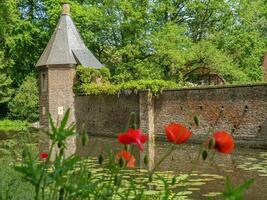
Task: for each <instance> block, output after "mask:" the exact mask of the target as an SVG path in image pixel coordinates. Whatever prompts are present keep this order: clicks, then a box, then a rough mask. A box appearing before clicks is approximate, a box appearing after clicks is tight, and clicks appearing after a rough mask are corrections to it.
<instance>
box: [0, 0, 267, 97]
mask: <svg viewBox="0 0 267 200" xmlns="http://www.w3.org/2000/svg"><path fill="white" fill-rule="evenodd" d="M68 2H69V3H70V4H71V16H72V18H73V19H74V21H75V24H76V25H77V28H78V30H79V31H80V33H81V36H82V38H83V39H84V41H85V44H86V45H87V47H88V48H89V49H90V50H92V52H93V53H94V55H95V56H96V57H97V58H98V59H99V60H100V61H101V62H102V63H104V64H105V66H106V67H107V68H109V69H110V72H111V76H110V77H109V78H108V80H109V81H111V82H112V83H117V84H120V83H123V82H127V81H131V80H151V79H153V80H170V81H174V82H179V83H180V82H182V83H184V82H185V81H189V82H192V81H193V80H191V78H190V77H185V74H187V73H188V72H189V71H191V70H193V69H195V68H198V67H202V66H206V67H208V68H211V69H212V70H213V71H214V72H215V73H217V74H218V75H219V76H220V77H223V78H224V79H225V80H226V81H227V82H228V83H248V82H259V81H262V80H263V73H262V71H263V70H262V67H261V65H262V59H263V55H264V53H265V52H266V46H267V35H266V32H267V31H266V27H267V6H266V5H267V4H266V1H265V0H254V1H249V0H242V1H233V0H230V1H221V0H209V1H207V0H191V1H187V0H180V1H173V0H165V1H161V0H155V1H149V0H145V1H136V0H128V1H124V0H118V1H115V2H114V1H104V0H99V1H97V2H96V1H80V0H79V1H78V0H69V1H68ZM61 3H62V0H25V1H21V0H20V1H17V0H9V1H5V0H0V5H1V7H0V52H1V53H0V54H1V55H0V71H1V74H0V81H1V84H0V102H8V101H10V96H11V95H12V89H18V87H19V86H20V85H21V83H22V82H23V80H24V79H25V77H26V76H27V75H28V74H36V72H37V70H36V68H35V64H36V62H37V60H38V58H39V57H40V55H41V54H42V52H43V50H44V48H45V46H46V44H47V43H48V41H49V38H50V36H51V35H52V33H53V31H54V28H55V26H56V24H57V21H58V19H59V16H60V12H61ZM185 79H186V80H185ZM2 83H3V84H2ZM103 87H104V88H106V87H108V86H103ZM3 94H4V95H3Z"/></svg>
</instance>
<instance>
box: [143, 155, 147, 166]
mask: <svg viewBox="0 0 267 200" xmlns="http://www.w3.org/2000/svg"><path fill="white" fill-rule="evenodd" d="M144 164H145V165H146V166H147V165H148V157H147V155H145V157H144Z"/></svg>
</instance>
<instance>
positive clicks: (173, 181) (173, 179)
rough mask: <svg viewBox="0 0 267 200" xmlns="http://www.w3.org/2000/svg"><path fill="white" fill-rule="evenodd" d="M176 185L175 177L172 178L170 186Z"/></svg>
mask: <svg viewBox="0 0 267 200" xmlns="http://www.w3.org/2000/svg"><path fill="white" fill-rule="evenodd" d="M175 183H176V176H173V177H172V185H174V184H175Z"/></svg>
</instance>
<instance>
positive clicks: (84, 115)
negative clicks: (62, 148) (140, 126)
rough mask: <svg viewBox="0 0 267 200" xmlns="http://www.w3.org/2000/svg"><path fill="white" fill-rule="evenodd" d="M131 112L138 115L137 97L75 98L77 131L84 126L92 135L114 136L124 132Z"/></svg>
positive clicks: (104, 96)
mask: <svg viewBox="0 0 267 200" xmlns="http://www.w3.org/2000/svg"><path fill="white" fill-rule="evenodd" d="M131 112H135V113H137V115H138V113H139V103H138V96H137V95H120V96H106V95H97V96H76V97H75V115H76V122H77V130H79V131H80V130H81V128H82V125H83V124H84V128H85V130H87V131H88V132H89V133H91V134H93V135H106V136H114V135H117V134H118V133H119V132H121V131H124V130H125V129H126V126H127V122H128V119H129V116H130V113H131ZM138 123H139V122H138Z"/></svg>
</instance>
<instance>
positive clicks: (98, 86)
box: [74, 66, 181, 95]
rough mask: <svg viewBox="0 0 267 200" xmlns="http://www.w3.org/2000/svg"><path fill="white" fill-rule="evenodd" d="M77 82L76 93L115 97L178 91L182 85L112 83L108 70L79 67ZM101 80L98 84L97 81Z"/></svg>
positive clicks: (147, 81)
mask: <svg viewBox="0 0 267 200" xmlns="http://www.w3.org/2000/svg"><path fill="white" fill-rule="evenodd" d="M76 76H77V82H76V85H75V87H74V91H75V92H76V93H85V94H87V95H91V94H93V95H99V94H108V95H114V94H119V93H121V92H138V91H139V90H150V91H151V92H152V93H160V92H161V91H162V90H164V89H177V88H180V85H181V84H178V83H175V82H173V81H165V80H136V81H128V82H123V83H117V84H116V83H114V84H113V83H110V82H109V81H108V80H109V78H110V73H109V70H108V69H107V68H105V67H104V68H101V69H94V68H88V67H82V66H79V67H78V68H77V73H76ZM97 78H100V80H99V82H97V83H96V81H95V80H96V79H97Z"/></svg>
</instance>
